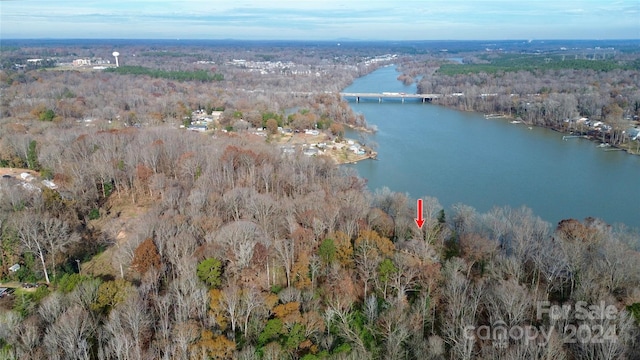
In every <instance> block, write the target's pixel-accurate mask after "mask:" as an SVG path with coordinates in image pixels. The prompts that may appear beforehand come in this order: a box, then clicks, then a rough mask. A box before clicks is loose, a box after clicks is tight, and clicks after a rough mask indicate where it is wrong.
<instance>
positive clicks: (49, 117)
mask: <svg viewBox="0 0 640 360" xmlns="http://www.w3.org/2000/svg"><path fill="white" fill-rule="evenodd" d="M55 117H56V113H55V111H53V110H51V109H47V110H45V111H43V112H41V113H40V115H38V119H40V120H41V121H53V119H55Z"/></svg>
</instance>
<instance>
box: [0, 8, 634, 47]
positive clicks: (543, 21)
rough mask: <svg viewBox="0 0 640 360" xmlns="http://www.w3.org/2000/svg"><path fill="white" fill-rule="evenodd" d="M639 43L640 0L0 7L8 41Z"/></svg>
mask: <svg viewBox="0 0 640 360" xmlns="http://www.w3.org/2000/svg"><path fill="white" fill-rule="evenodd" d="M12 38H37V39H41V38H99V39H115V38H118V39H239V40H340V39H353V40H515V39H640V0H620V1H615V0H613V1H612V0H602V1H596V0H528V1H523V0H406V1H398V0H235V1H229V0H183V1H162V0H100V1H94V0H84V1H75V0H0V40H1V39H12Z"/></svg>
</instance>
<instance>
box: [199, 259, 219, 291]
mask: <svg viewBox="0 0 640 360" xmlns="http://www.w3.org/2000/svg"><path fill="white" fill-rule="evenodd" d="M196 272H197V274H198V278H200V280H202V281H204V283H205V284H207V285H208V286H209V287H210V288H217V287H219V286H220V285H221V284H222V279H221V275H222V262H220V260H218V259H214V258H208V259H205V260H203V261H201V262H200V264H198V268H197V270H196Z"/></svg>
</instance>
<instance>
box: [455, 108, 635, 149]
mask: <svg viewBox="0 0 640 360" xmlns="http://www.w3.org/2000/svg"><path fill="white" fill-rule="evenodd" d="M445 107H446V106H445ZM454 110H455V109H454ZM483 116H484V118H485V119H486V120H493V119H505V120H512V121H510V124H513V125H526V126H528V127H536V128H541V129H549V130H552V131H555V132H557V133H559V134H562V135H563V138H564V136H575V137H579V138H582V139H585V140H589V141H591V142H594V143H598V145H597V146H599V147H602V148H605V149H606V150H605V151H624V152H626V153H627V154H629V155H635V156H638V155H640V151H638V150H633V149H632V148H630V147H629V148H627V147H621V146H620V145H619V144H618V145H611V144H609V143H603V142H602V138H600V137H597V136H593V135H589V134H588V133H583V132H575V131H566V130H564V129H561V128H557V127H554V126H543V125H535V124H529V123H527V122H525V121H522V120H515V119H516V118H514V117H513V116H511V115H505V114H483ZM630 141H639V140H630ZM603 144H606V145H605V146H602V145H603Z"/></svg>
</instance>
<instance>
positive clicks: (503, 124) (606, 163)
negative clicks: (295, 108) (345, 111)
mask: <svg viewBox="0 0 640 360" xmlns="http://www.w3.org/2000/svg"><path fill="white" fill-rule="evenodd" d="M398 75H399V74H398V72H397V71H396V69H395V68H394V67H385V68H382V69H379V70H377V71H375V72H374V73H372V74H370V75H367V76H365V77H363V78H360V79H358V80H356V81H355V82H354V83H353V84H352V85H351V86H349V87H348V88H346V89H345V90H344V91H345V92H406V93H415V92H416V88H415V85H412V86H404V85H403V84H402V83H401V82H399V81H397V80H396V78H397V76H398ZM351 106H352V108H353V109H354V110H355V111H356V112H359V113H362V114H364V116H365V117H366V119H367V121H368V123H369V124H370V125H375V126H376V127H377V128H378V132H377V133H375V134H374V135H370V136H369V137H368V140H365V141H368V142H373V143H376V144H377V151H378V159H379V160H377V161H376V160H367V161H363V162H360V163H358V164H354V165H348V166H350V167H353V168H355V169H356V170H357V171H358V173H359V174H360V176H362V177H364V178H366V179H367V180H368V185H369V188H370V189H371V190H372V191H375V189H377V188H381V187H384V186H386V187H389V188H390V189H391V190H393V191H398V192H403V193H408V194H409V195H410V196H411V197H412V198H418V197H424V196H432V197H436V198H438V200H439V201H440V203H441V204H442V205H443V206H444V208H445V209H449V208H450V206H451V205H453V204H455V203H463V204H467V205H470V206H472V207H474V208H476V209H477V210H478V211H479V212H487V211H489V210H490V209H491V208H492V207H494V206H505V205H508V206H510V207H520V206H522V205H525V206H527V207H529V208H531V209H532V210H533V211H534V213H535V214H536V215H538V216H540V217H541V218H543V219H544V220H546V221H549V222H551V223H553V224H556V223H557V222H558V221H560V220H562V219H566V218H576V219H584V218H585V217H588V216H594V217H598V218H601V219H603V220H605V221H607V222H608V223H610V224H613V223H619V222H621V223H624V224H626V225H627V226H630V227H634V228H640V156H632V155H628V154H626V153H625V152H622V151H603V150H602V149H600V148H597V147H596V145H597V144H596V143H594V142H591V141H588V140H583V139H570V140H566V141H563V140H562V134H559V133H557V132H554V131H551V130H547V129H539V128H533V129H529V128H528V127H527V126H525V125H522V124H518V125H516V124H510V123H509V121H508V120H505V119H491V120H489V119H485V118H484V116H482V115H481V114H477V113H464V112H460V111H455V110H450V109H446V108H444V107H441V106H438V105H434V104H422V103H419V102H406V103H404V104H403V103H401V102H400V101H395V102H394V101H383V103H382V104H380V103H378V100H377V99H376V100H370V101H368V102H367V101H363V102H360V103H355V102H353V101H352V102H351ZM349 136H351V137H357V136H358V135H356V134H353V133H350V134H349Z"/></svg>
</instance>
